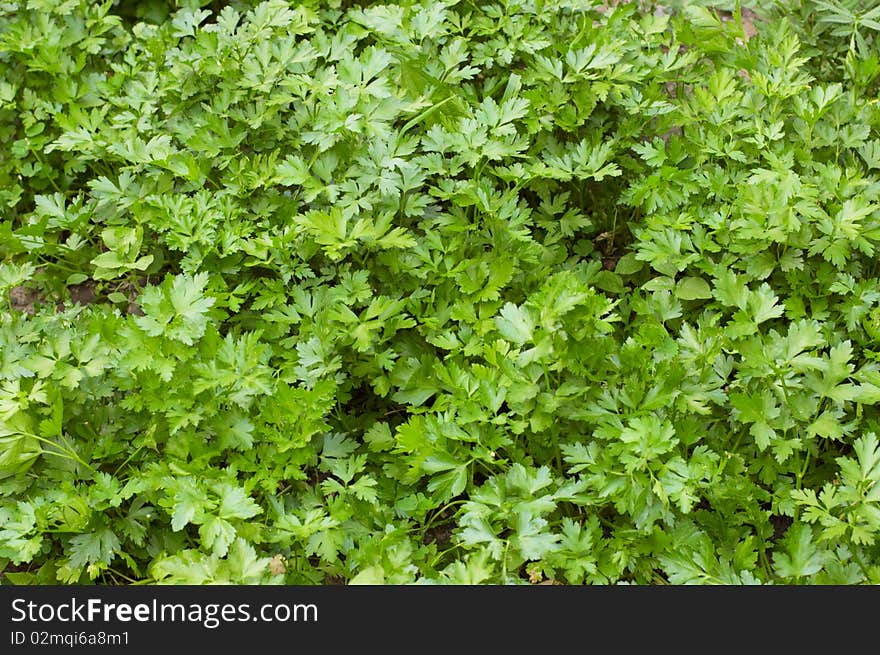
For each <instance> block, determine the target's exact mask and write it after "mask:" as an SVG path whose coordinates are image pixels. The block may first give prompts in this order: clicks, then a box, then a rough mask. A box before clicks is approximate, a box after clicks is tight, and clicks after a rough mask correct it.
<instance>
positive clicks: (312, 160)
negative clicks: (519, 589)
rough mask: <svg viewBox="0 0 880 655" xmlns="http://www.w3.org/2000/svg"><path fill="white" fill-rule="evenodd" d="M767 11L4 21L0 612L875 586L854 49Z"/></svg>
mask: <svg viewBox="0 0 880 655" xmlns="http://www.w3.org/2000/svg"><path fill="white" fill-rule="evenodd" d="M777 4H778V6H776V8H775V9H774V7H772V6H770V3H768V2H764V3H762V4H761V5H754V7H755V8H757V9H758V10H759V12H760V13H759V15H760V16H761V18H760V19H757V18H755V14H754V12H751V10H748V11H749V13H746V12H747V10H746V9H741V8H740V7H739V3H735V4H732V5H731V6H725V5H724V4H723V3H716V4H715V5H713V3H709V2H699V3H683V2H677V3H676V2H670V4H669V5H654V4H651V3H640V4H636V3H609V4H608V5H606V4H601V5H600V4H599V3H598V2H596V3H584V2H574V1H569V0H496V1H493V2H486V3H471V2H456V1H455V0H443V1H441V2H437V1H432V2H426V1H425V2H420V1H417V0H412V1H410V0H407V1H402V2H399V3H396V4H370V3H356V2H340V1H338V0H337V1H335V2H317V1H308V0H307V1H305V2H298V3H289V2H284V1H282V0H267V1H265V2H245V1H243V0H238V1H234V2H229V3H216V2H215V3H204V2H183V1H181V2H170V1H169V2H162V1H158V0H157V1H154V2H149V3H141V2H138V3H134V2H110V1H105V2H88V1H86V0H67V1H65V2H54V1H48V0H39V1H36V0H35V1H28V2H24V1H21V2H14V1H13V2H5V3H0V71H2V74H0V143H2V144H3V145H2V146H0V147H2V150H0V153H2V156H0V255H2V258H3V262H2V264H0V294H2V296H3V303H4V305H5V308H4V311H3V313H2V315H0V519H2V520H0V526H2V527H0V566H2V567H5V574H4V577H5V579H6V580H8V581H10V582H14V583H58V582H61V583H67V584H74V583H86V582H89V581H97V582H101V583H105V584H109V583H126V582H135V581H147V582H163V583H171V584H179V583H184V584H198V583H207V582H243V583H290V584H319V583H329V582H338V581H344V582H352V583H393V584H401V583H425V584H479V583H529V582H531V583H537V582H541V581H547V580H549V581H555V582H558V583H564V584H582V583H618V582H633V583H641V584H653V583H672V584H685V583H723V584H733V583H736V584H740V583H742V584H769V583H777V584H793V583H811V584H828V583H830V584H857V583H871V584H875V583H878V582H880V543H878V542H880V540H878V536H880V484H878V480H880V445H878V438H877V436H876V435H877V434H878V433H880V414H878V411H877V405H878V403H880V349H878V346H877V339H878V338H880V292H878V287H880V279H878V275H880V269H878V265H877V246H878V243H880V203H878V201H877V198H878V197H880V104H878V92H880V62H878V55H877V51H878V49H877V42H878V41H877V34H878V32H880V16H878V11H877V9H875V8H874V7H873V5H872V4H871V3H868V2H860V1H859V0H834V1H831V0H829V1H827V2H826V1H824V0H822V1H820V0H792V1H791V2H782V1H780V2H779V3H777ZM609 5H611V6H609ZM719 7H720V8H719ZM744 17H746V18H748V19H749V22H748V25H747V24H746V23H745V22H744ZM752 23H754V25H753V24H752ZM755 28H757V31H758V33H757V35H755V34H754V31H755Z"/></svg>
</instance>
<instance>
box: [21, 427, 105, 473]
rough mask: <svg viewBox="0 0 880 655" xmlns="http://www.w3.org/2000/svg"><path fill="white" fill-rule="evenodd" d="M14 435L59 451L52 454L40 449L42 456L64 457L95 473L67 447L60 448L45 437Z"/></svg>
mask: <svg viewBox="0 0 880 655" xmlns="http://www.w3.org/2000/svg"><path fill="white" fill-rule="evenodd" d="M16 434H21V435H23V436H25V437H31V438H32V439H36V440H37V441H39V442H41V443H45V444H47V445H49V446H53V447H54V448H57V449H58V450H60V451H61V452H60V453H58V452H53V451H51V450H46V449H45V448H41V449H40V452H41V453H42V454H45V455H55V456H56V457H64V458H66V459H70V460H73V461H74V462H76V463H77V464H81V465H82V466H84V467H85V468H87V469H89V470H90V471H91V472H92V473H97V470H95V469H94V468H93V467H92V466H91V465H90V464H88V463H86V462H85V461H84V460H83V459H82V458H81V457H80V456H79V455H77V454H76V451H74V450H73V449H72V448H70V447H69V446H66V445H64V446H62V445H60V444H58V443H57V442H55V441H52V440H51V439H46V438H45V437H41V436H39V435H37V434H31V433H30V432H17V433H16Z"/></svg>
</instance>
